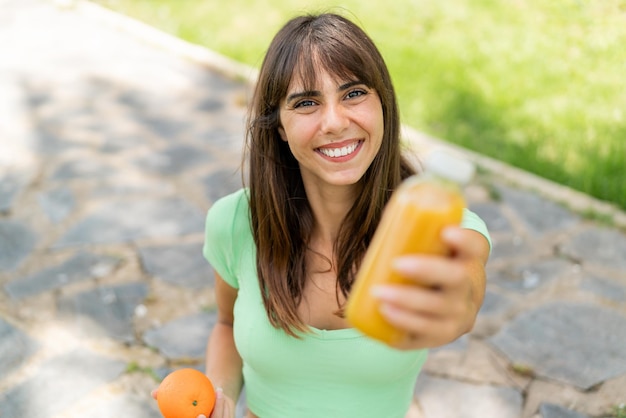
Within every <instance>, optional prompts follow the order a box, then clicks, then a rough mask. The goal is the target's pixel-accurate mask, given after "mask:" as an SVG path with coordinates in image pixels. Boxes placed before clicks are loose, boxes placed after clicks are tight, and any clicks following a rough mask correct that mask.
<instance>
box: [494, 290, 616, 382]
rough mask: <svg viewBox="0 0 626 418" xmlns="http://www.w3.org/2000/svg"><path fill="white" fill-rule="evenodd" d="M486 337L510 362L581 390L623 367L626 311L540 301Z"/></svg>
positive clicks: (613, 375)
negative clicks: (532, 308) (536, 305)
mask: <svg viewBox="0 0 626 418" xmlns="http://www.w3.org/2000/svg"><path fill="white" fill-rule="evenodd" d="M598 324H602V326H598ZM487 341H488V342H489V343H490V344H492V345H493V346H494V347H496V348H497V349H499V350H500V351H501V352H503V353H504V354H505V355H506V356H507V357H508V358H509V359H510V360H511V362H512V363H514V364H519V365H523V366H526V367H530V368H531V369H532V370H533V372H534V373H535V374H537V375H539V376H543V377H546V378H549V379H554V380H558V381H561V382H564V383H566V384H570V385H573V386H576V387H578V388H581V389H585V390H586V389H589V388H591V387H593V386H595V385H597V384H599V383H601V382H603V381H605V380H607V379H610V378H612V377H615V376H619V375H620V374H622V373H626V361H624V359H625V358H626V317H625V316H624V315H621V314H619V313H618V312H617V311H613V310H610V309H607V308H603V307H600V306H596V305H592V304H585V303H574V302H552V303H549V304H546V305H543V306H540V307H539V308H536V309H534V310H530V311H526V312H523V313H522V314H520V315H519V316H518V317H516V318H515V319H514V320H513V321H512V322H510V323H509V324H507V325H505V326H504V327H503V328H502V329H501V330H500V332H499V333H498V334H496V335H495V336H493V337H492V338H490V339H488V340H487Z"/></svg>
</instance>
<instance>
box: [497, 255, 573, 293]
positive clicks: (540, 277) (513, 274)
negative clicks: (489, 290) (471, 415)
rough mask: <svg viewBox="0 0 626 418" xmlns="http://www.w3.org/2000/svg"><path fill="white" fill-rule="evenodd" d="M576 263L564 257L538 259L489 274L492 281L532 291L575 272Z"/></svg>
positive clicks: (519, 290)
mask: <svg viewBox="0 0 626 418" xmlns="http://www.w3.org/2000/svg"><path fill="white" fill-rule="evenodd" d="M574 268H575V264H573V263H572V262H570V261H568V260H565V259H562V258H550V259H543V260H537V261H534V262H532V263H528V264H522V265H515V266H511V267H508V268H505V269H503V270H500V271H498V272H495V273H493V274H491V275H490V276H489V281H490V283H495V284H497V285H499V286H501V287H504V288H507V289H511V290H515V291H518V292H530V291H532V290H535V289H537V288H540V287H541V286H544V285H546V284H547V283H550V282H552V281H554V280H556V279H559V278H561V277H563V278H567V277H569V276H571V274H572V273H573V272H574Z"/></svg>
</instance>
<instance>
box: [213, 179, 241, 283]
mask: <svg viewBox="0 0 626 418" xmlns="http://www.w3.org/2000/svg"><path fill="white" fill-rule="evenodd" d="M242 199H243V200H245V194H244V192H243V190H240V191H238V192H235V193H233V194H230V195H228V196H225V197H223V198H221V199H219V200H218V201H217V202H215V203H214V204H213V206H211V208H210V209H209V211H208V212H207V216H206V224H205V234H204V246H203V248H202V254H203V255H204V258H205V259H206V260H207V261H208V262H209V264H211V266H212V267H213V268H214V269H215V271H216V272H217V273H218V274H219V275H220V276H221V277H222V278H223V279H224V280H225V281H226V283H228V284H229V285H230V286H232V287H234V288H236V289H238V288H239V282H238V279H237V275H236V271H235V264H234V260H235V259H236V254H235V252H236V250H237V246H236V245H235V242H234V240H235V239H236V237H237V234H236V232H235V227H236V225H237V216H241V208H240V206H241V200H242ZM243 215H244V216H247V213H245V214H243Z"/></svg>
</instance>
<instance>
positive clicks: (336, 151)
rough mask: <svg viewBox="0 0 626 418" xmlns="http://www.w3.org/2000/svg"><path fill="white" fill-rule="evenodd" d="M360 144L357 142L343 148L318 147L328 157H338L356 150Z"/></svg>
mask: <svg viewBox="0 0 626 418" xmlns="http://www.w3.org/2000/svg"><path fill="white" fill-rule="evenodd" d="M358 146H359V143H358V142H355V143H354V144H351V145H348V146H345V147H341V148H318V149H319V152H321V153H322V154H324V155H325V156H327V157H331V158H337V157H345V156H346V155H349V154H352V153H353V152H354V150H356V147H358Z"/></svg>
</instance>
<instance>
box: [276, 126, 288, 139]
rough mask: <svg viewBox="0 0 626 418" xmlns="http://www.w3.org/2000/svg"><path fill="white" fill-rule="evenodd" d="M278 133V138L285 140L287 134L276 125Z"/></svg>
mask: <svg viewBox="0 0 626 418" xmlns="http://www.w3.org/2000/svg"><path fill="white" fill-rule="evenodd" d="M278 135H280V139H282V140H283V141H285V142H287V134H286V133H285V130H284V129H283V127H282V126H279V127H278Z"/></svg>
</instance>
